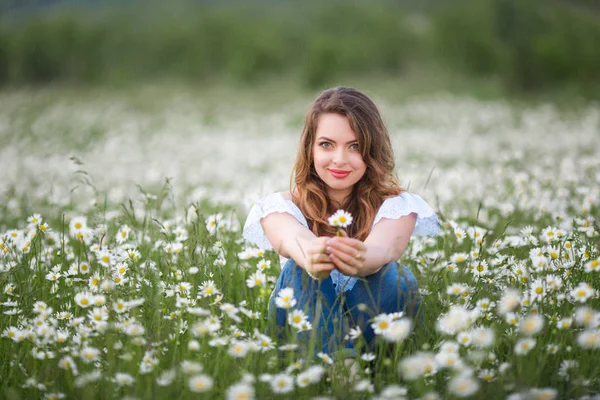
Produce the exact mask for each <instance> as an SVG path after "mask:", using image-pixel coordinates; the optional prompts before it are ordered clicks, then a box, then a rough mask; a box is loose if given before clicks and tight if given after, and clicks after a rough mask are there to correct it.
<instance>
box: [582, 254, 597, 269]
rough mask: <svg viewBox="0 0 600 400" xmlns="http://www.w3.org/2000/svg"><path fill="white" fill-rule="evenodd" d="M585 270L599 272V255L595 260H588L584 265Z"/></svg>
mask: <svg viewBox="0 0 600 400" xmlns="http://www.w3.org/2000/svg"><path fill="white" fill-rule="evenodd" d="M584 271H585V272H600V257H598V258H596V259H595V260H591V261H588V262H587V263H585V265H584Z"/></svg>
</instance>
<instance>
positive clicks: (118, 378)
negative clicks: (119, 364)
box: [113, 372, 135, 386]
mask: <svg viewBox="0 0 600 400" xmlns="http://www.w3.org/2000/svg"><path fill="white" fill-rule="evenodd" d="M113 382H115V383H116V384H117V386H133V384H134V383H135V378H134V377H133V376H131V375H129V374H127V373H124V372H117V373H116V374H115V377H114V378H113Z"/></svg>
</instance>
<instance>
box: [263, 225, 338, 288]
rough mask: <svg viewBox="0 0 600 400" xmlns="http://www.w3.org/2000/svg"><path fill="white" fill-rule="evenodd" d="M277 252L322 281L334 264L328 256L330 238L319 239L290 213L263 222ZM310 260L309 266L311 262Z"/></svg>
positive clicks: (268, 237) (264, 228)
mask: <svg viewBox="0 0 600 400" xmlns="http://www.w3.org/2000/svg"><path fill="white" fill-rule="evenodd" d="M260 223H261V225H262V228H263V230H264V232H265V234H266V235H267V239H269V242H270V243H271V246H273V249H274V250H275V251H276V252H277V253H278V254H280V255H281V256H283V257H286V258H292V259H293V260H294V261H295V262H296V264H298V265H300V266H302V267H305V266H306V268H307V270H308V272H310V273H311V274H313V275H314V276H316V277H318V278H326V277H327V276H329V272H331V270H332V269H333V268H334V265H333V263H332V261H331V259H330V258H329V256H328V255H327V254H326V252H325V249H326V247H327V245H326V242H327V239H329V238H327V237H320V238H318V237H316V236H315V234H314V233H312V232H311V231H310V230H309V229H308V228H306V227H304V226H303V225H302V224H301V223H300V222H298V220H297V219H296V218H294V217H293V216H291V215H290V214H287V213H272V214H269V215H267V216H266V217H264V218H263V219H262V220H261V221H260ZM307 261H308V263H307Z"/></svg>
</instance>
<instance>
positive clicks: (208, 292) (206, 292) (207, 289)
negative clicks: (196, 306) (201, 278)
mask: <svg viewBox="0 0 600 400" xmlns="http://www.w3.org/2000/svg"><path fill="white" fill-rule="evenodd" d="M219 293H220V292H219V289H217V287H216V286H215V283H214V282H213V281H210V280H209V281H206V282H204V283H202V285H201V286H200V295H201V296H202V297H208V296H212V295H215V294H219Z"/></svg>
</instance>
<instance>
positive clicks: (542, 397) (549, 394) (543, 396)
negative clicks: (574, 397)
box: [527, 388, 558, 400]
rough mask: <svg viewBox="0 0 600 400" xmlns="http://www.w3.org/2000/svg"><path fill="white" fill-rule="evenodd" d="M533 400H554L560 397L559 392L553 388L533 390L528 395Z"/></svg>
mask: <svg viewBox="0 0 600 400" xmlns="http://www.w3.org/2000/svg"><path fill="white" fill-rule="evenodd" d="M527 394H528V396H527V398H528V399H531V400H554V399H556V397H557V396H558V390H556V389H553V388H541V389H538V388H532V389H529V392H528V393H527Z"/></svg>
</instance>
